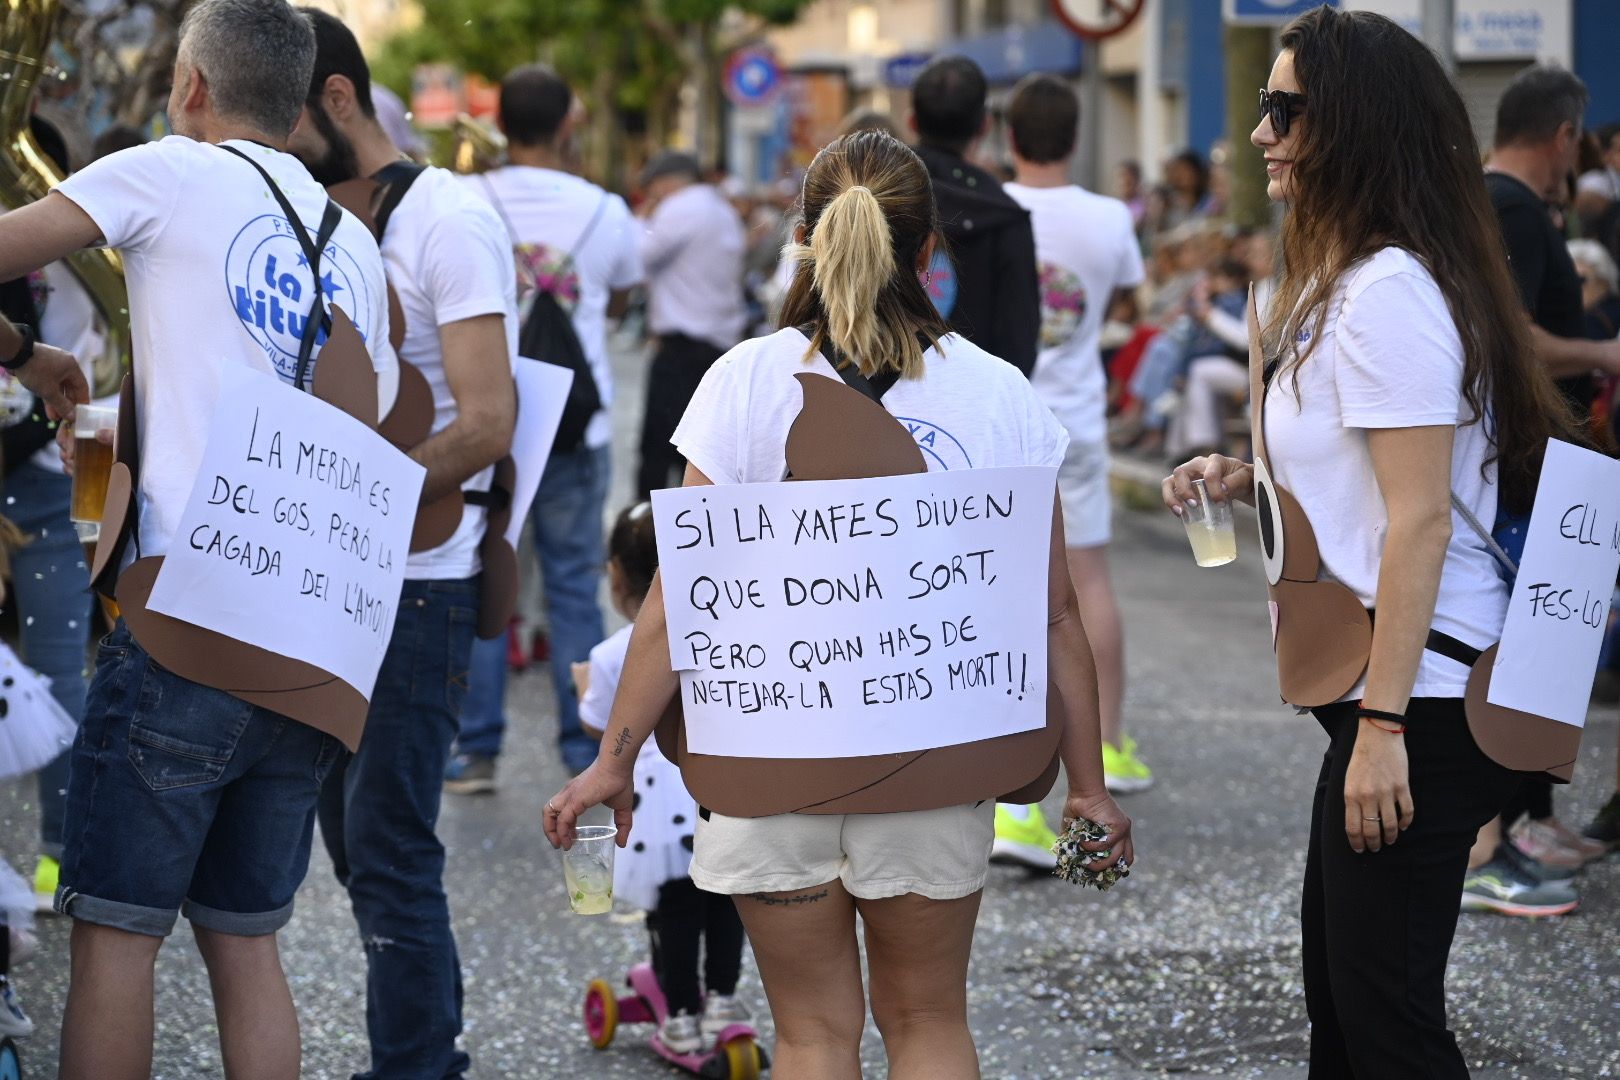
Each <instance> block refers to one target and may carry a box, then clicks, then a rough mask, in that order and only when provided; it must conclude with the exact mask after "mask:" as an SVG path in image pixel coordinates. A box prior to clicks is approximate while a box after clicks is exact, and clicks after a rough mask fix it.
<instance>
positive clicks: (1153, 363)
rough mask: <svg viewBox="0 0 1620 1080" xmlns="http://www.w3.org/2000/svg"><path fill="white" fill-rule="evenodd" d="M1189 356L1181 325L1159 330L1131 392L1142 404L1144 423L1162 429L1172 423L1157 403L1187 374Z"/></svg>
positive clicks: (1143, 354) (1137, 370) (1143, 355)
mask: <svg viewBox="0 0 1620 1080" xmlns="http://www.w3.org/2000/svg"><path fill="white" fill-rule="evenodd" d="M1187 359H1188V357H1187V338H1186V334H1185V332H1184V329H1183V328H1182V327H1180V326H1179V325H1177V326H1171V327H1169V328H1167V329H1164V330H1161V331H1159V333H1158V334H1156V335H1154V338H1153V340H1152V341H1150V342H1148V344H1147V348H1146V349H1145V350H1144V351H1143V353H1142V362H1141V363H1139V364H1137V366H1136V371H1135V373H1134V374H1133V375H1132V376H1131V394H1132V395H1134V396H1135V398H1136V400H1137V401H1140V402H1141V403H1142V423H1143V425H1144V426H1146V427H1148V428H1150V429H1152V430H1155V431H1158V430H1163V428H1164V427H1165V425H1166V424H1167V423H1168V422H1169V417H1167V416H1165V415H1164V414H1163V413H1161V412H1159V411H1158V409H1157V408H1155V404H1156V403H1157V402H1158V400H1159V399H1160V398H1162V397H1163V396H1164V395H1165V394H1166V393H1167V392H1168V391H1169V390H1170V389H1171V388H1172V387H1174V386H1175V384H1176V379H1177V378H1179V377H1180V376H1182V375H1184V374H1186V370H1187Z"/></svg>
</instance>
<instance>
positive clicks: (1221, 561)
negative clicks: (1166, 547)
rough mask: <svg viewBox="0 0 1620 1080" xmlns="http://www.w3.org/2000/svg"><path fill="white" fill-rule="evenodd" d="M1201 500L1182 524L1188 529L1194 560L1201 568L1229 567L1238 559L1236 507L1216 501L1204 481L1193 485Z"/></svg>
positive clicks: (1190, 508)
mask: <svg viewBox="0 0 1620 1080" xmlns="http://www.w3.org/2000/svg"><path fill="white" fill-rule="evenodd" d="M1192 486H1193V494H1194V498H1195V499H1196V500H1197V501H1196V502H1194V503H1192V504H1191V505H1189V506H1188V507H1187V508H1186V513H1184V514H1182V515H1181V522H1182V524H1183V525H1185V526H1186V528H1187V540H1188V541H1189V542H1190V543H1191V544H1192V549H1193V558H1194V559H1195V560H1196V561H1197V562H1198V565H1199V566H1225V565H1226V564H1227V563H1229V562H1231V561H1232V560H1233V559H1235V558H1237V532H1236V531H1235V529H1234V528H1233V526H1232V504H1231V503H1229V502H1215V501H1214V500H1213V499H1211V498H1210V497H1209V491H1208V489H1207V488H1206V487H1205V486H1204V481H1202V480H1194V481H1193V482H1192Z"/></svg>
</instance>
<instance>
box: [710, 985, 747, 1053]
mask: <svg viewBox="0 0 1620 1080" xmlns="http://www.w3.org/2000/svg"><path fill="white" fill-rule="evenodd" d="M750 1019H752V1017H751V1015H750V1014H749V1012H748V1008H747V1006H745V1005H744V1004H743V1003H742V1002H740V1001H738V1000H737V999H736V998H735V997H733V996H732V995H730V994H716V993H713V992H710V994H709V995H708V996H707V997H706V998H704V999H703V1020H702V1023H701V1025H700V1026H701V1027H702V1029H703V1040H704V1041H705V1042H713V1041H714V1040H715V1039H716V1038H718V1037H719V1035H720V1033H721V1032H722V1031H724V1030H726V1028H728V1027H730V1026H731V1025H732V1024H746V1023H748V1021H749V1020H750Z"/></svg>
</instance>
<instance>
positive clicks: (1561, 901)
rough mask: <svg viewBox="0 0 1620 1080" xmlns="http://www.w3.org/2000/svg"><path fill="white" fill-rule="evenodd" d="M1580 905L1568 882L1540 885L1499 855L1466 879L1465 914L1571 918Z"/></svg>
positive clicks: (1464, 885) (1464, 893) (1543, 882)
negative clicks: (1476, 912)
mask: <svg viewBox="0 0 1620 1080" xmlns="http://www.w3.org/2000/svg"><path fill="white" fill-rule="evenodd" d="M1579 903H1580V899H1579V897H1577V896H1576V895H1575V887H1574V885H1573V884H1571V883H1570V882H1568V881H1536V880H1535V879H1534V878H1532V877H1530V875H1529V874H1526V873H1525V872H1524V871H1523V870H1521V869H1519V867H1517V866H1515V865H1514V864H1513V863H1512V862H1510V861H1509V860H1508V859H1505V858H1503V857H1502V856H1501V855H1498V856H1497V857H1496V858H1494V859H1492V860H1491V861H1490V862H1488V863H1486V864H1485V865H1484V866H1480V867H1476V868H1474V869H1473V870H1470V871H1468V876H1467V877H1465V878H1464V879H1463V893H1462V910H1464V911H1494V912H1495V913H1497V914H1498V915H1518V916H1521V917H1527V918H1535V917H1537V916H1543V915H1567V914H1569V913H1570V912H1571V911H1574V910H1575V908H1576V906H1577V905H1578V904H1579Z"/></svg>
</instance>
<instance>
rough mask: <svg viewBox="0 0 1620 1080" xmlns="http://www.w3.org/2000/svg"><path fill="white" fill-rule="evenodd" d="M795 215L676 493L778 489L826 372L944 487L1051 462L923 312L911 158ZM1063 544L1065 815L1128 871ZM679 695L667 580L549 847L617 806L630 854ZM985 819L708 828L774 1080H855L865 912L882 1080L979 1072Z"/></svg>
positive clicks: (1061, 439)
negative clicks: (974, 993) (634, 817)
mask: <svg viewBox="0 0 1620 1080" xmlns="http://www.w3.org/2000/svg"><path fill="white" fill-rule="evenodd" d="M802 202H803V212H804V223H803V224H802V225H800V226H799V228H798V230H797V232H796V235H795V243H794V245H793V248H792V250H791V253H790V254H791V256H792V258H794V259H795V260H796V261H797V262H798V264H799V265H798V272H797V273H796V274H795V275H794V278H793V285H792V288H791V289H790V290H789V292H788V295H787V299H786V301H785V303H784V305H783V312H782V329H781V330H779V331H778V332H777V333H775V334H772V335H770V336H768V337H763V338H756V339H754V340H752V341H745V342H743V343H742V344H741V345H739V346H737V348H735V349H733V350H732V351H731V352H729V353H727V354H726V355H725V356H723V357H721V358H720V360H719V361H718V362H716V364H715V365H714V367H713V368H712V369H711V370H710V371H709V374H708V375H707V377H705V379H704V381H703V385H702V386H701V387H699V389H698V392H697V394H696V395H695V396H694V397H693V399H692V404H691V407H690V408H689V409H688V410H687V412H686V416H685V418H684V419H683V420H682V421H681V424H680V427H679V428H678V429H677V430H676V433H675V438H674V443H675V446H676V447H677V448H678V449H679V450H680V452H681V453H682V454H684V455H685V456H686V458H687V461H688V462H689V465H688V467H687V473H686V485H687V486H688V487H692V486H698V485H704V484H744V483H773V482H777V481H780V480H781V479H782V478H783V477H784V476H785V475H786V473H787V456H786V440H787V435H788V429H789V427H790V426H791V425H792V423H793V421H794V419H795V418H796V417H797V416H798V415H799V412H800V410H801V408H802V407H803V406H804V393H803V391H802V389H801V388H800V384H799V382H798V380H796V379H795V376H797V375H801V374H804V373H806V372H811V373H814V374H817V375H821V376H824V377H826V378H828V379H832V380H839V379H841V377H842V376H841V375H840V372H839V370H838V368H836V367H835V366H834V365H835V364H837V365H840V366H842V365H846V364H847V365H852V366H853V367H854V368H856V369H857V370H858V371H859V372H860V374H861V375H862V376H864V377H865V379H866V380H867V382H868V383H869V384H870V387H871V388H872V390H873V391H874V392H875V393H877V394H878V396H879V398H880V400H881V403H882V405H883V407H884V408H886V409H887V410H888V411H889V412H891V413H892V414H893V415H894V416H896V417H897V418H900V419H902V420H903V421H904V423H905V425H906V427H907V428H908V429H909V430H910V431H911V432H912V434H913V436H914V437H915V439H916V441H917V445H918V447H919V448H920V449H921V450H922V453H923V457H924V458H925V459H926V461H927V463H928V467H929V469H930V470H932V471H943V470H949V469H973V468H998V467H1011V466H1020V465H1040V466H1048V467H1055V466H1057V465H1058V464H1059V463H1060V462H1061V461H1062V460H1063V454H1064V450H1065V449H1066V447H1067V446H1068V435H1067V434H1066V433H1065V431H1064V429H1063V427H1062V426H1061V425H1059V424H1058V422H1057V421H1056V420H1055V419H1053V417H1052V414H1051V413H1050V412H1048V411H1047V410H1046V408H1045V407H1044V406H1042V405H1041V404H1040V402H1039V401H1037V400H1036V398H1035V395H1034V393H1033V391H1031V390H1030V387H1029V383H1028V381H1027V380H1025V378H1024V377H1023V375H1022V374H1020V373H1019V371H1018V370H1017V369H1016V368H1014V367H1013V366H1012V365H1011V364H1008V363H1006V362H1005V361H1003V360H1000V359H998V358H996V357H994V356H991V355H989V354H988V353H986V352H984V351H983V350H982V349H979V348H978V347H977V346H975V345H973V344H972V343H971V342H968V341H967V340H965V339H963V338H961V337H959V336H957V335H956V334H953V333H952V332H951V331H950V328H949V327H948V326H947V325H946V324H945V322H944V321H943V320H942V319H941V318H940V317H939V315H938V313H937V312H936V311H935V309H934V305H933V303H932V302H931V301H930V300H929V298H928V292H927V286H928V279H927V276H926V268H927V267H928V266H929V263H930V259H931V258H932V257H933V254H934V248H935V245H936V244H937V243H938V240H937V237H938V228H937V221H936V215H935V210H934V198H933V191H932V189H931V187H930V183H929V178H928V173H927V171H926V169H924V167H923V164H922V162H921V161H920V160H919V159H918V158H917V155H916V154H915V153H913V152H912V151H911V150H910V149H909V148H907V147H906V146H905V145H904V144H902V143H900V142H899V141H897V140H896V139H894V138H893V137H891V136H889V135H887V134H883V133H881V132H870V131H866V132H857V133H854V134H851V135H847V136H845V137H843V138H841V139H839V140H837V141H836V142H834V143H832V144H831V145H830V146H828V147H827V148H826V149H825V150H823V151H822V152H821V153H820V154H819V155H818V156H817V157H816V160H815V161H814V162H813V163H812V164H811V166H810V169H809V171H808V172H807V173H806V175H805V179H804V193H803V199H802ZM845 374H848V372H847V371H846V372H845ZM851 378H853V376H851ZM1064 546H1065V545H1064V537H1063V517H1062V509H1061V506H1056V505H1055V506H1054V513H1053V525H1052V541H1051V560H1050V571H1049V574H1048V579H1049V591H1050V594H1051V595H1050V597H1049V603H1050V605H1051V610H1052V613H1053V615H1052V620H1051V629H1050V631H1049V636H1048V670H1049V675H1050V678H1051V681H1052V683H1053V685H1054V687H1055V688H1056V692H1057V694H1058V696H1059V697H1060V698H1061V701H1062V703H1063V708H1064V709H1065V711H1066V717H1065V721H1066V728H1065V733H1064V737H1063V744H1062V755H1063V762H1064V766H1065V771H1066V772H1067V774H1068V777H1069V794H1068V801H1067V803H1066V804H1065V807H1064V813H1065V816H1066V817H1069V818H1076V817H1086V818H1090V819H1092V820H1094V821H1099V822H1102V823H1104V824H1105V825H1106V826H1107V827H1108V829H1109V832H1110V838H1109V840H1108V841H1107V844H1106V845H1104V846H1110V847H1111V848H1112V850H1113V851H1114V853H1115V856H1116V857H1118V858H1122V859H1123V860H1124V861H1125V862H1126V863H1129V862H1130V861H1131V859H1132V858H1133V850H1132V846H1131V835H1130V832H1131V823H1130V819H1129V818H1127V817H1126V816H1125V815H1124V814H1123V813H1121V812H1120V810H1119V807H1118V806H1117V805H1115V803H1114V801H1113V800H1112V799H1111V798H1110V797H1109V796H1108V792H1107V790H1106V789H1105V788H1104V786H1103V773H1102V753H1101V736H1100V734H1099V731H1098V715H1097V680H1096V670H1095V668H1094V666H1093V664H1092V658H1091V650H1090V647H1089V646H1088V645H1087V643H1086V638H1085V633H1084V631H1083V630H1082V629H1081V625H1080V619H1079V616H1078V611H1077V608H1076V605H1075V600H1074V590H1073V587H1072V586H1071V585H1070V581H1069V574H1068V570H1067V567H1066V564H1065V562H1064ZM675 686H676V678H675V676H674V675H673V674H672V673H671V671H670V663H669V650H668V644H667V634H666V623H665V618H664V604H663V591H662V586H661V585H660V584H657V583H655V584H654V586H653V588H652V591H651V593H650V594H649V595H648V597H647V602H646V605H645V606H644V607H643V608H642V609H641V614H640V616H639V618H638V619H637V620H636V628H635V631H634V634H633V636H632V638H631V642H630V649H629V654H628V658H627V660H626V664H625V669H624V678H623V681H622V682H621V683H620V684H619V693H618V697H617V699H616V700H615V702H614V706H613V713H612V716H611V718H610V720H609V724H608V726H609V728H610V729H612V730H611V735H612V737H611V738H606V739H604V740H603V746H604V750H603V752H602V754H601V756H599V757H598V758H597V760H596V762H595V763H594V764H593V765H592V766H591V767H590V768H589V769H587V770H586V771H585V772H584V773H582V774H581V775H580V776H579V777H578V778H577V779H575V780H574V781H573V782H572V783H570V784H569V785H568V786H567V787H566V788H564V789H563V790H562V791H561V792H559V793H558V794H557V795H556V796H554V797H553V798H552V800H551V802H550V804H549V806H548V811H547V815H546V818H545V827H546V833H547V836H548V837H550V839H551V840H552V842H553V843H554V844H558V845H563V844H568V843H571V842H572V840H573V834H574V824H575V822H576V821H577V820H578V817H579V815H580V814H581V813H582V812H584V811H585V810H587V809H589V808H590V807H592V806H596V805H598V804H602V803H606V804H607V805H609V806H611V807H613V809H614V811H615V815H614V816H615V820H616V821H618V823H619V824H620V826H621V829H620V842H621V843H623V842H624V839H625V837H626V836H627V831H626V830H627V829H628V828H629V826H630V823H631V813H630V806H631V801H632V800H631V772H630V763H631V762H633V761H634V760H635V758H636V751H637V748H638V747H639V746H640V745H641V743H642V742H643V741H644V740H645V739H646V738H647V736H648V735H649V734H650V733H651V731H652V729H653V727H654V725H655V724H656V722H657V720H658V718H659V715H660V714H661V712H662V711H663V708H664V705H665V703H666V702H668V701H669V699H670V697H671V695H672V693H673V692H674V690H675ZM941 708H942V709H944V708H949V706H941ZM616 746H617V747H622V748H623V749H622V752H615V750H614V747H616ZM994 814H995V804H994V803H992V802H982V803H966V804H962V805H958V806H948V807H945V808H943V809H939V810H927V811H916V812H909V813H893V814H849V815H843V816H840V815H835V814H782V815H779V816H776V817H759V818H732V817H726V816H724V815H722V814H718V813H708V814H705V815H700V821H699V822H698V826H697V832H696V835H695V838H694V853H693V859H692V868H691V875H692V880H693V881H694V882H695V883H696V884H697V885H698V887H699V888H701V889H704V890H707V891H709V892H715V893H723V894H728V895H731V896H732V897H734V898H735V899H736V903H737V908H738V911H739V912H740V913H741V914H742V918H743V923H744V925H745V926H746V927H747V930H748V935H749V937H750V938H751V939H752V941H753V944H754V955H755V958H756V959H757V961H758V963H759V969H760V974H761V976H762V978H763V980H764V983H765V991H766V994H767V996H768V997H769V998H770V1004H771V1011H772V1013H773V1015H774V1018H775V1023H776V1034H777V1044H776V1061H775V1066H774V1069H773V1075H774V1076H775V1077H777V1078H778V1080H853V1078H857V1077H859V1076H860V1075H861V1065H860V1053H859V1051H860V1042H861V1030H862V1028H863V1026H864V1024H865V1018H866V1007H867V994H866V988H865V987H864V986H863V985H862V979H861V962H860V948H859V944H858V940H857V936H856V916H857V915H859V916H860V919H861V921H862V922H863V923H864V924H865V935H866V956H867V963H868V969H869V971H870V974H871V1008H872V1015H873V1018H874V1019H875V1020H876V1021H877V1027H878V1031H879V1032H880V1033H881V1034H882V1036H883V1043H884V1049H885V1050H886V1051H887V1054H888V1059H889V1073H888V1075H889V1076H890V1077H891V1078H893V1080H971V1078H975V1077H977V1076H978V1075H979V1068H978V1058H977V1054H976V1052H975V1050H974V1046H973V1037H972V1034H971V1032H970V1030H969V1027H968V1017H967V970H968V955H969V952H970V950H971V948H972V943H973V928H974V924H975V922H976V921H977V918H978V911H979V898H980V894H981V891H982V890H983V888H984V882H985V877H986V874H987V868H988V862H989V856H990V844H991V840H992V837H993V824H992V822H993V819H994Z"/></svg>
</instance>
